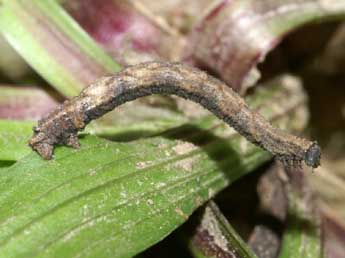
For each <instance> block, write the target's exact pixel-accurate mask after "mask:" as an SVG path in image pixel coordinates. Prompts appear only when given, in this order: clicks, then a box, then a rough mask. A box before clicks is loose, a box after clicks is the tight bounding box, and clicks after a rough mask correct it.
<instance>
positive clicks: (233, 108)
mask: <svg viewBox="0 0 345 258" xmlns="http://www.w3.org/2000/svg"><path fill="white" fill-rule="evenodd" d="M152 94H172V95H177V96H180V97H182V98H185V99H188V100H192V101H194V102H197V103H199V104H200V105H202V106H203V107H205V108H206V109H208V110H210V111H211V112H212V113H213V114H215V115H216V116H217V117H218V118H220V119H222V120H224V121H225V122H226V123H227V124H229V125H230V126H232V127H234V128H235V129H236V130H237V131H238V132H239V133H240V134H241V135H243V136H244V137H246V138H247V139H248V140H249V141H251V142H253V143H255V144H257V145H258V146H260V147H262V148H264V149H265V150H267V151H269V152H271V153H272V154H273V155H275V156H276V157H278V158H279V159H280V160H282V161H283V162H286V163H295V162H301V161H303V160H304V162H305V163H306V164H307V165H308V166H311V167H313V168H316V167H318V166H319V164H320V156H321V151H320V147H319V146H318V145H317V143H316V142H311V141H308V140H305V139H302V138H299V137H296V136H293V135H290V134H287V133H285V132H283V131H282V130H280V129H277V128H274V127H272V125H271V124H270V123H269V122H268V121H266V120H265V119H264V118H263V117H262V116H261V115H259V114H258V113H256V112H253V111H251V110H250V109H249V108H248V106H247V105H246V103H245V102H244V100H243V99H242V98H241V97H240V96H239V95H237V94H236V93H235V92H234V91H233V90H231V88H229V87H228V86H227V85H226V84H224V83H223V82H221V81H220V80H218V79H215V78H213V77H212V76H210V75H208V74H206V73H204V72H202V71H200V70H198V69H195V68H192V67H189V66H186V65H182V64H178V63H169V62H148V63H142V64H139V65H135V66H131V67H128V68H125V69H123V70H122V71H121V72H119V73H117V74H115V75H113V76H108V77H102V78H100V79H99V80H97V81H96V82H95V83H93V84H91V85H90V86H88V87H87V88H85V89H84V90H83V91H82V92H81V93H80V95H79V96H77V97H74V98H72V99H70V100H68V101H65V103H63V105H61V106H60V107H58V108H57V109H56V110H55V111H53V112H51V113H50V114H49V115H48V116H47V117H45V118H43V119H41V120H40V121H39V122H38V125H37V127H34V129H33V131H34V135H33V136H32V138H31V139H30V142H29V145H30V146H31V148H32V149H34V150H35V151H37V152H38V153H39V154H40V155H41V157H42V158H44V159H51V158H52V155H53V149H54V147H55V146H56V145H59V144H64V145H68V146H72V147H74V148H79V142H78V137H77V132H78V131H80V130H83V129H84V127H85V126H86V125H87V124H88V123H89V122H90V121H91V120H94V119H97V118H99V117H101V116H102V115H104V114H105V113H107V112H109V111H111V110H113V109H114V108H115V107H117V106H119V105H121V104H123V103H125V102H128V101H131V100H135V99H137V98H140V97H144V96H148V95H152Z"/></svg>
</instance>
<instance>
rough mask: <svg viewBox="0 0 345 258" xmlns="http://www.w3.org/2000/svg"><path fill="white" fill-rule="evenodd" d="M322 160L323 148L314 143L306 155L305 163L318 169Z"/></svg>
mask: <svg viewBox="0 0 345 258" xmlns="http://www.w3.org/2000/svg"><path fill="white" fill-rule="evenodd" d="M320 159H321V148H320V146H319V145H318V144H317V143H316V142H313V144H312V145H311V146H310V147H309V148H308V150H307V151H306V153H305V155H304V161H305V163H306V164H307V165H308V166H309V167H312V168H317V167H318V166H319V165H320Z"/></svg>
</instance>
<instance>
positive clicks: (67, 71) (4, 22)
mask: <svg viewBox="0 0 345 258" xmlns="http://www.w3.org/2000/svg"><path fill="white" fill-rule="evenodd" d="M0 30H1V32H2V34H3V35H4V37H5V38H6V39H7V40H8V42H9V43H10V44H11V45H12V47H14V48H15V49H16V51H17V52H18V53H19V54H20V55H21V56H22V57H23V58H24V59H25V60H26V61H27V62H28V63H29V64H30V65H31V66H32V67H33V68H34V69H35V70H36V71H37V72H38V73H39V74H40V75H41V76H42V77H43V78H44V79H46V80H47V81H48V82H49V83H50V84H51V85H52V86H54V87H55V88H56V89H57V90H58V91H60V92H61V93H62V94H64V95H66V96H71V95H76V94H78V93H79V91H80V90H81V89H82V88H83V87H84V86H85V85H87V84H89V83H90V82H92V81H93V80H95V79H96V78H98V77H100V76H103V75H105V74H109V73H113V72H116V71H118V70H119V69H120V66H119V65H118V64H117V63H116V62H115V61H113V60H112V58H111V57H110V56H109V55H107V54H106V53H105V52H104V51H103V50H102V48H101V47H99V46H98V45H97V43H95V42H94V41H93V39H91V37H89V36H88V34H87V33H86V32H84V31H83V30H82V28H80V26H79V25H78V24H77V23H76V22H75V21H74V20H73V19H72V18H71V17H70V16H69V15H68V14H67V13H66V12H65V10H64V9H63V8H62V7H61V6H60V5H59V4H58V3H57V2H56V1H54V0H46V1H34V0H25V1H24V0H3V1H1V4H0Z"/></svg>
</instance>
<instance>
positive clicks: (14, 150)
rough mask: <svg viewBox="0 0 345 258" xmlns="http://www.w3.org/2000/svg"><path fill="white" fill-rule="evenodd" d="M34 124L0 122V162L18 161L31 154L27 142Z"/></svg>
mask: <svg viewBox="0 0 345 258" xmlns="http://www.w3.org/2000/svg"><path fill="white" fill-rule="evenodd" d="M34 124H35V123H34V122H29V121H11V120H0V160H4V161H11V160H12V161H14V160H18V159H20V158H22V157H24V156H25V155H27V154H28V153H30V152H31V149H30V148H29V146H28V144H27V142H28V139H29V138H30V136H31V134H32V127H33V126H34Z"/></svg>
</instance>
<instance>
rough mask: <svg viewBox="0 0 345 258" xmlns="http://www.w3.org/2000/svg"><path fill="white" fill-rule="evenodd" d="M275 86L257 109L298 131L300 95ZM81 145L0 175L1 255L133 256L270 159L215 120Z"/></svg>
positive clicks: (26, 161)
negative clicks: (134, 137) (151, 134)
mask: <svg viewBox="0 0 345 258" xmlns="http://www.w3.org/2000/svg"><path fill="white" fill-rule="evenodd" d="M276 86H279V87H277V88H276V89H279V90H276V91H274V90H272V88H269V89H270V90H271V91H270V90H267V89H264V90H262V91H261V92H259V93H258V94H257V95H256V98H258V99H256V101H257V102H256V101H253V102H254V103H255V102H256V105H257V106H256V107H257V108H260V111H261V112H262V113H263V114H265V115H266V116H267V117H268V118H269V119H270V120H271V121H272V122H274V123H275V124H279V125H280V126H281V127H282V128H288V129H289V130H300V129H301V128H303V127H304V125H305V122H306V120H305V117H303V116H302V117H301V112H302V113H303V112H304V111H305V106H304V105H303V103H304V102H305V97H304V95H303V94H302V93H301V88H300V87H298V86H296V87H292V86H291V85H290V86H289V87H284V86H283V85H282V83H281V82H280V83H277V84H276ZM270 92H271V94H268V93H270ZM260 93H261V94H262V95H265V94H266V96H267V97H268V96H269V98H267V97H266V98H262V95H261V94H260ZM260 97H261V98H260ZM259 99H261V101H258V100H259ZM267 99H268V101H269V103H270V105H269V106H268V105H263V100H267ZM296 121H298V123H296ZM81 138H82V139H81V144H82V147H81V149H80V150H73V149H70V148H66V147H60V148H57V149H56V152H55V158H54V159H53V160H51V161H44V160H42V159H41V158H40V157H39V156H38V155H37V154H36V153H30V154H29V155H28V156H26V157H25V158H23V159H21V160H19V161H18V162H17V163H16V164H15V165H13V166H11V167H9V168H8V169H5V170H3V171H1V173H0V189H1V194H0V228H1V231H0V257H4V258H5V257H6V258H8V257H16V258H20V257H25V258H28V257H35V258H38V257H45V258H48V257H112V258H116V257H121V258H125V257H132V256H133V255H135V254H137V253H139V252H141V251H143V250H145V249H146V248H148V247H149V246H151V245H153V244H154V243H157V242H158V241H160V240H161V239H163V238H164V237H165V236H167V235H168V234H169V233H171V232H172V231H173V230H174V229H176V228H177V227H178V226H180V225H181V224H182V223H183V222H184V221H186V220H187V219H188V217H189V216H190V215H191V214H192V212H193V211H194V210H195V209H196V208H197V207H199V206H200V205H202V204H203V203H204V202H205V201H206V200H208V199H209V198H211V197H213V196H214V195H215V194H216V193H217V192H219V191H220V190H222V189H223V188H224V187H226V186H227V185H229V184H230V183H231V182H233V181H234V180H236V179H237V178H239V177H241V176H243V175H245V174H246V173H248V172H250V171H251V170H252V169H254V168H256V167H257V166H259V165H260V164H262V163H263V162H264V161H266V160H267V159H269V158H270V155H269V154H268V153H267V152H265V151H263V150H261V149H260V148H258V147H255V146H254V145H252V144H250V143H248V142H247V141H246V140H245V139H244V138H242V137H239V135H238V134H237V133H236V132H235V131H234V130H233V129H231V128H229V127H228V126H226V125H225V124H224V123H223V122H221V121H219V120H218V119H215V118H214V117H213V116H210V117H206V118H204V119H202V120H197V121H196V123H191V124H189V125H188V126H187V125H186V126H184V127H182V128H179V129H175V130H172V131H170V132H169V133H165V134H163V135H162V136H157V137H152V138H147V139H142V140H136V141H132V142H128V143H119V142H110V141H108V140H103V139H100V138H97V137H95V136H84V137H81Z"/></svg>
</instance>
